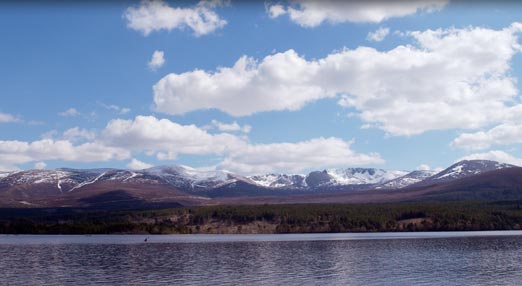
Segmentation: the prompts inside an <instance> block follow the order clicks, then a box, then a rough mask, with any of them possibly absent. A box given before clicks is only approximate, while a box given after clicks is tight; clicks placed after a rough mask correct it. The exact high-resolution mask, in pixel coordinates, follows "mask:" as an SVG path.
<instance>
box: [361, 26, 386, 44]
mask: <svg viewBox="0 0 522 286" xmlns="http://www.w3.org/2000/svg"><path fill="white" fill-rule="evenodd" d="M389 33H390V29H389V28H383V27H381V28H379V29H377V30H376V31H374V32H370V33H368V36H366V39H367V40H368V41H373V42H381V41H383V40H384V38H386V36H388V34H389Z"/></svg>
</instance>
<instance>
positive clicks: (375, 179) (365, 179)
mask: <svg viewBox="0 0 522 286" xmlns="http://www.w3.org/2000/svg"><path fill="white" fill-rule="evenodd" d="M326 173H327V174H328V175H329V176H330V177H332V179H333V181H332V184H333V185H363V184H381V183H384V182H387V181H390V180H393V179H395V178H398V177H401V176H404V175H406V174H407V173H408V172H406V171H388V170H382V169H373V168H348V169H328V170H326Z"/></svg>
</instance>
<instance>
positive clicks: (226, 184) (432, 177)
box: [0, 160, 516, 206]
mask: <svg viewBox="0 0 522 286" xmlns="http://www.w3.org/2000/svg"><path fill="white" fill-rule="evenodd" d="M512 167H516V166H514V165H509V164H502V163H498V162H495V161H487V160H464V161H460V162H457V163H455V164H453V165H451V166H450V167H448V168H446V169H444V170H442V171H440V172H435V171H423V170H415V171H411V172H408V171H394V170H383V169H375V168H344V169H343V168H337V169H324V170H322V171H312V172H310V173H308V174H307V175H300V174H284V173H283V174H264V175H252V176H243V175H239V174H235V173H232V172H229V171H225V170H205V169H195V168H191V167H188V166H182V165H170V166H169V165H167V166H156V167H151V168H147V169H143V170H124V169H111V168H100V169H70V168H59V169H54V170H26V171H16V172H10V173H1V174H0V199H1V202H2V203H3V204H8V203H6V202H10V203H11V204H15V205H24V206H33V205H37V204H47V203H50V204H58V203H61V204H63V205H67V204H74V203H76V202H77V201H78V200H79V201H81V202H92V200H89V199H88V198H89V196H93V195H95V194H96V195H97V196H101V197H103V192H109V191H128V192H129V193H131V194H132V195H134V196H135V198H136V199H144V200H152V201H165V200H184V202H186V203H188V204H200V203H205V202H208V200H211V199H215V198H220V197H223V198H233V197H261V196H299V195H310V194H326V193H350V192H368V194H371V192H377V191H379V193H381V192H391V191H394V190H403V189H416V188H417V189H419V188H421V189H422V188H429V187H430V186H434V185H440V184H445V183H449V182H453V181H455V180H459V179H462V178H466V177H470V176H475V175H479V174H482V173H486V172H490V171H494V170H501V169H506V168H512ZM147 190H151V191H150V192H147ZM120 197H121V196H120ZM69 198H70V199H69ZM75 200H76V201H75Z"/></svg>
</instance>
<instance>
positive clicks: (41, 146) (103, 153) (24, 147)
mask: <svg viewBox="0 0 522 286" xmlns="http://www.w3.org/2000/svg"><path fill="white" fill-rule="evenodd" d="M129 156H130V154H129V152H128V151H127V150H124V149H122V148H118V147H109V146H105V145H103V144H100V143H98V142H88V143H83V144H80V145H74V144H73V143H71V142H70V141H67V140H52V139H41V140H37V141H32V142H24V141H16V140H11V141H3V140H2V141H0V162H2V165H4V166H7V167H9V169H16V167H15V166H16V165H18V164H23V163H28V162H35V161H47V160H62V161H75V162H97V161H109V160H123V159H126V158H128V157H129Z"/></svg>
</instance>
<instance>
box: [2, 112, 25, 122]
mask: <svg viewBox="0 0 522 286" xmlns="http://www.w3.org/2000/svg"><path fill="white" fill-rule="evenodd" d="M20 121H21V119H20V118H19V117H18V116H15V115H12V114H9V113H1V112H0V123H11V122H20Z"/></svg>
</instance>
